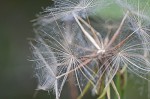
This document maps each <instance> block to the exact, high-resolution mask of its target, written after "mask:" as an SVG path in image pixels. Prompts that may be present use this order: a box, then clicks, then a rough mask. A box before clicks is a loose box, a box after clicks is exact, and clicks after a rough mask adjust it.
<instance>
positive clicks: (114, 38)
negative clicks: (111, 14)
mask: <svg viewBox="0 0 150 99" xmlns="http://www.w3.org/2000/svg"><path fill="white" fill-rule="evenodd" d="M128 13H129V12H128V11H127V12H126V14H125V16H124V17H123V19H122V21H121V23H120V25H119V27H118V29H117V31H116V32H115V34H114V35H113V37H112V38H111V39H110V41H109V43H108V45H107V48H108V47H110V45H112V43H113V42H114V41H115V40H116V38H117V37H118V36H119V34H120V33H121V32H120V31H121V28H122V27H123V24H124V22H125V20H126V18H127V16H128Z"/></svg>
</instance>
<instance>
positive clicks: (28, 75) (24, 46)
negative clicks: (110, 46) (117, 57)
mask: <svg viewBox="0 0 150 99" xmlns="http://www.w3.org/2000/svg"><path fill="white" fill-rule="evenodd" d="M49 5H51V0H39V1H38V0H9V1H7V0H3V1H2V0H1V1H0V99H33V94H34V92H35V89H36V85H37V83H36V80H35V78H34V77H33V64H32V62H29V61H28V59H30V57H31V51H30V48H29V44H28V40H27V38H33V37H34V32H33V27H32V23H31V22H30V21H31V20H33V19H35V18H36V17H35V15H36V14H38V13H39V12H40V11H42V7H43V8H45V7H47V6H49ZM147 89H148V84H147V81H145V80H142V79H141V78H139V77H137V76H135V75H131V74H130V75H129V79H128V86H127V91H126V96H125V99H148V98H147V95H148V91H147ZM35 99H54V98H53V96H52V95H48V93H47V92H42V91H40V92H39V93H38V94H37V97H36V98H35ZM64 99H69V98H65V97H64ZM86 99H87V98H86ZM89 99H91V98H89Z"/></svg>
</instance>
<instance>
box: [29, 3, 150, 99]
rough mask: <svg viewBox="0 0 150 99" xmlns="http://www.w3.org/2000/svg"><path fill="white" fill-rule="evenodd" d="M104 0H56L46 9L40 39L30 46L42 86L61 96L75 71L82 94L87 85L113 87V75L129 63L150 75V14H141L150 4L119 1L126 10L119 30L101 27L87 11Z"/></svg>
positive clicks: (139, 72) (94, 88)
mask: <svg viewBox="0 0 150 99" xmlns="http://www.w3.org/2000/svg"><path fill="white" fill-rule="evenodd" d="M102 1H103V0H77V1H71V0H64V1H61V0H55V1H54V3H55V7H54V8H47V9H46V10H45V11H44V13H47V14H46V15H45V14H44V15H43V16H42V17H41V16H40V17H39V18H38V19H37V24H38V25H39V27H36V31H35V32H36V33H37V38H36V39H35V40H34V42H32V43H31V47H32V49H33V56H34V59H33V61H34V62H35V63H36V66H35V72H36V76H37V78H38V81H39V85H38V89H42V90H53V92H54V93H55V95H56V99H59V98H60V95H61V91H62V89H63V86H64V84H65V82H66V81H67V79H68V78H69V75H72V79H73V81H74V84H75V85H77V86H78V88H79V90H80V92H81V94H84V89H85V88H86V86H87V85H88V83H90V84H91V85H92V86H91V88H92V91H93V92H95V93H98V92H99V90H100V88H101V84H102V83H103V84H104V88H103V90H105V89H107V88H108V86H109V85H110V84H112V85H113V87H114V83H113V78H114V76H115V75H116V74H117V72H121V71H122V68H124V67H127V68H128V69H129V70H130V71H132V72H134V73H135V74H137V75H138V76H140V77H142V78H144V79H147V78H146V76H147V74H148V73H149V72H150V57H149V53H150V31H149V28H150V24H149V23H147V22H148V21H150V19H149V16H150V15H148V14H143V13H142V12H144V11H145V8H146V7H148V6H147V5H145V6H144V8H143V10H140V9H139V8H140V5H139V2H137V3H138V4H137V6H136V4H135V5H134V6H133V5H131V4H129V2H126V1H125V0H123V1H122V0H116V3H117V4H119V5H120V6H121V7H122V8H123V9H124V11H125V14H124V17H123V18H122V20H121V22H120V24H119V25H117V29H116V28H115V29H113V26H112V27H111V28H108V29H105V28H102V29H101V28H100V29H99V30H96V29H95V28H94V25H93V26H92V24H90V22H89V19H88V18H87V19H86V18H85V19H84V18H83V15H82V14H85V12H86V13H87V10H89V9H90V10H91V8H95V5H99V4H105V5H107V4H108V3H104V2H103V3H102ZM138 1H139V0H138ZM146 4H147V2H146ZM136 8H137V10H136ZM141 11H142V12H141ZM141 13H142V14H141ZM87 20H88V21H87ZM39 23H40V24H39ZM100 24H101V23H100ZM115 27H116V25H115ZM104 30H105V31H104ZM114 89H115V90H116V88H115V87H114ZM116 93H117V91H116ZM117 95H118V94H117ZM118 97H119V95H118Z"/></svg>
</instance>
